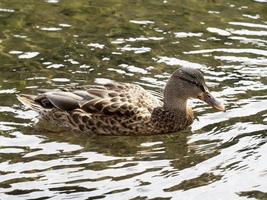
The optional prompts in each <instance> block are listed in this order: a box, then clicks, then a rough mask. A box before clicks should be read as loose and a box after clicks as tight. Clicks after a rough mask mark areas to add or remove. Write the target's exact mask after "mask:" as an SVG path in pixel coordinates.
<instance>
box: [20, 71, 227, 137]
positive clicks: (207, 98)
mask: <svg viewBox="0 0 267 200" xmlns="http://www.w3.org/2000/svg"><path fill="white" fill-rule="evenodd" d="M17 97H18V100H19V101H21V102H22V103H23V104H24V105H25V106H28V107H30V108H31V109H33V110H35V111H37V112H39V113H40V115H41V119H43V120H45V121H47V122H49V123H52V124H54V125H56V126H59V127H63V128H66V129H68V130H72V131H79V132H82V133H86V134H101V135H150V134H163V133H172V132H177V131H179V130H182V129H185V128H186V127H188V126H189V125H190V124H192V122H193V119H194V117H193V112H192V109H191V108H190V107H189V106H188V105H187V100H188V99H190V98H196V99H200V100H202V101H204V102H206V103H207V104H208V105H210V106H212V107H213V108H215V109H216V110H219V111H223V110H224V109H225V107H224V105H223V104H222V103H221V102H220V101H218V100H217V99H215V98H214V97H213V96H212V95H211V94H210V93H209V90H208V87H207V85H206V83H205V80H204V77H203V74H202V72H201V71H200V70H198V69H194V68H189V67H182V68H180V69H178V70H176V71H175V72H174V73H173V74H172V75H171V77H170V79H169V80H168V82H167V84H166V87H165V90H164V93H163V101H161V100H159V98H157V97H155V96H153V95H152V94H151V93H150V92H149V91H147V90H145V89H144V88H143V87H141V86H139V85H136V84H131V83H121V82H112V83H109V84H106V85H90V86H86V87H76V88H70V89H63V90H62V89H61V90H55V91H49V92H45V93H43V94H40V95H37V96H33V95H26V94H21V95H19V96H17Z"/></svg>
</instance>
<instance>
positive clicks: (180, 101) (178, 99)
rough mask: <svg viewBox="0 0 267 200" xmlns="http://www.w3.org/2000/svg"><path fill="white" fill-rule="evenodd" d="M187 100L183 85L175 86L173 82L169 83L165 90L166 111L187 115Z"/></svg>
mask: <svg viewBox="0 0 267 200" xmlns="http://www.w3.org/2000/svg"><path fill="white" fill-rule="evenodd" d="M187 99H188V97H187V96H186V95H185V92H184V90H183V89H182V85H180V87H179V85H177V83H176V85H174V82H173V81H171V80H170V81H168V83H167V85H166V87H165V90H164V99H163V103H164V105H163V107H164V110H169V111H173V112H178V113H184V114H186V113H187Z"/></svg>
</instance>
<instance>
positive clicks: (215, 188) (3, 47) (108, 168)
mask: <svg viewBox="0 0 267 200" xmlns="http://www.w3.org/2000/svg"><path fill="white" fill-rule="evenodd" d="M181 66H192V67H197V68H200V69H201V70H202V71H203V72H204V73H205V77H206V80H207V84H208V85H209V87H210V90H211V91H213V94H214V95H215V96H216V97H218V98H220V99H222V100H223V101H224V102H225V104H226V107H227V112H223V113H222V112H214V110H212V109H211V108H209V107H208V106H207V105H205V104H204V103H202V102H199V101H192V102H191V103H190V104H191V105H192V107H193V110H194V111H195V115H197V116H198V118H199V121H194V123H193V125H192V126H191V127H189V128H188V129H186V130H184V131H181V132H179V133H176V134H172V135H160V136H149V137H103V136H102V137H101V136H91V137H88V136H87V137H86V136H83V135H79V134H72V133H67V132H47V131H45V130H39V129H36V128H35V123H36V121H37V114H36V113H35V112H33V111H30V110H28V109H26V108H25V107H23V106H22V105H21V104H20V103H19V102H18V101H17V100H16V97H15V94H19V93H30V94H36V93H37V89H39V88H51V89H53V88H58V87H64V86H73V85H83V84H91V83H95V82H96V83H103V82H105V81H107V80H110V79H111V80H117V81H123V82H133V83H136V84H140V85H142V86H144V87H145V88H147V89H150V90H154V91H156V92H161V91H162V89H163V87H164V84H165V83H166V81H167V79H168V77H169V75H170V74H171V73H172V72H173V71H174V70H175V69H177V68H179V67H181ZM266 66H267V1H266V0H254V1H253V0H242V1H233V0H232V1H230V0H228V1H226V0H225V1H224V0H187V1H183V0H160V1H159V0H146V1H141V0H136V1H132V0H128V1H120V0H109V1H106V0H105V1H104V0H101V1H96V0H95V1H91V0H75V1H74V0H73V1H71V0H0V72H1V73H0V86H1V87H0V199H1V200H2V199H3V200H6V199H16V200H17V199H23V200H24V199H53V200H54V199H79V200H81V199H116V200H117V199H123V200H124V199H135V200H137V199H157V200H158V199H179V200H188V199H189V200H195V199H197V200H217V199H220V200H221V199H227V200H228V199H233V200H236V199H261V200H262V199H267V167H266V166H267V144H266V141H267V139H266V130H267V98H266V97H267V93H266V91H267V79H266V77H267V67H266Z"/></svg>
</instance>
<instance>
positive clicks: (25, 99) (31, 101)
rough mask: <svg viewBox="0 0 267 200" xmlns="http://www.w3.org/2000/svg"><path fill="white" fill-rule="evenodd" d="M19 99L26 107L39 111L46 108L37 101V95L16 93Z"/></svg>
mask: <svg viewBox="0 0 267 200" xmlns="http://www.w3.org/2000/svg"><path fill="white" fill-rule="evenodd" d="M16 96H17V99H18V100H19V101H20V102H21V103H22V104H23V105H25V106H26V107H28V108H30V109H32V110H34V111H37V112H41V111H42V110H44V108H43V107H42V105H40V104H39V103H38V102H37V101H35V97H36V96H33V95H28V94H21V95H16Z"/></svg>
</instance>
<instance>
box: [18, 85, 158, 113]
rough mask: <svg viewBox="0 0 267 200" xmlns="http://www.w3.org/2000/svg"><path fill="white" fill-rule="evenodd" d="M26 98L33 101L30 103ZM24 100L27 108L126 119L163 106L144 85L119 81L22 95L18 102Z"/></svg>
mask: <svg viewBox="0 0 267 200" xmlns="http://www.w3.org/2000/svg"><path fill="white" fill-rule="evenodd" d="M27 97H28V98H29V97H30V98H31V102H30V103H29V99H27ZM23 98H26V99H27V100H28V102H27V105H28V106H29V105H31V104H37V105H38V106H36V105H35V106H30V107H31V108H32V109H33V108H39V110H40V107H41V108H42V109H51V108H58V109H60V110H63V111H67V112H70V111H73V110H75V109H81V110H83V111H84V112H87V113H98V114H105V115H114V114H116V115H123V116H132V115H135V114H137V113H147V114H149V113H151V112H152V111H153V109H154V108H155V107H159V106H161V105H162V102H161V101H160V100H159V99H158V98H156V97H155V96H153V95H152V94H151V93H150V92H148V91H147V90H145V89H144V88H142V87H141V86H139V85H135V84H129V83H118V82H113V83H110V84H106V85H89V86H84V87H78V88H77V87H76V88H70V89H64V91H63V90H58V91H51V92H45V93H43V94H41V95H38V96H36V97H33V96H29V95H21V96H20V98H19V100H20V101H21V102H22V103H24V104H25V105H26V103H25V99H23ZM23 100H24V101H23ZM35 110H36V109H35ZM37 111H38V110H37Z"/></svg>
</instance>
